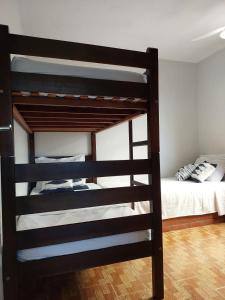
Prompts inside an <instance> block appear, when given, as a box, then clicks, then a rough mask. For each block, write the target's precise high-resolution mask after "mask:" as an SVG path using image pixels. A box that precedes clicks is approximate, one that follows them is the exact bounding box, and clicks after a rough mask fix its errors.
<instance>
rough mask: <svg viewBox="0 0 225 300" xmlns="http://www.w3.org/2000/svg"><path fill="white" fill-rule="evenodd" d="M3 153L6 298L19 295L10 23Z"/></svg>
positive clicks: (1, 48)
mask: <svg viewBox="0 0 225 300" xmlns="http://www.w3.org/2000/svg"><path fill="white" fill-rule="evenodd" d="M0 69H1V72H0V88H1V92H0V107H1V109H0V155H1V185H2V235H3V237H2V241H3V250H2V269H3V293H4V300H17V299H18V285H17V284H18V278H17V261H16V218H15V216H16V207H15V204H16V201H15V175H14V167H15V157H14V137H13V133H14V131H13V107H12V99H11V85H10V79H11V78H10V77H11V76H10V75H11V74H10V51H9V31H8V27H7V26H4V25H0Z"/></svg>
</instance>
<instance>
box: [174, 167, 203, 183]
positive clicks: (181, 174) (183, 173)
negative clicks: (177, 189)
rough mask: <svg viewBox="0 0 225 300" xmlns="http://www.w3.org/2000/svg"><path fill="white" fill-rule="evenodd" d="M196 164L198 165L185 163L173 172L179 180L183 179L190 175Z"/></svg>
mask: <svg viewBox="0 0 225 300" xmlns="http://www.w3.org/2000/svg"><path fill="white" fill-rule="evenodd" d="M197 166H198V165H197V164H189V165H186V166H184V167H183V168H180V169H179V170H178V171H177V173H176V174H175V177H176V178H177V180H179V181H184V180H186V179H188V178H189V177H190V176H191V174H192V172H193V171H194V170H195V169H196V167H197Z"/></svg>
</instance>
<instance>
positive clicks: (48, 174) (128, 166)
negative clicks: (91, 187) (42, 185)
mask: <svg viewBox="0 0 225 300" xmlns="http://www.w3.org/2000/svg"><path fill="white" fill-rule="evenodd" d="M150 172H151V160H150V159H149V160H148V159H136V160H134V161H130V160H112V161H87V162H74V163H60V166H59V164H58V163H46V164H16V165H15V182H33V181H40V180H42V181H44V180H53V179H68V178H90V177H106V176H122V175H130V174H148V173H150Z"/></svg>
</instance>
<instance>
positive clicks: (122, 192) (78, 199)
mask: <svg viewBox="0 0 225 300" xmlns="http://www.w3.org/2000/svg"><path fill="white" fill-rule="evenodd" d="M149 197H150V199H149ZM145 200H152V199H151V186H147V185H145V186H134V187H132V188H130V187H119V188H107V189H100V190H87V191H81V192H79V193H75V192H67V193H66V192H65V193H63V194H62V193H55V194H52V195H51V194H48V195H32V196H20V197H16V206H17V208H16V213H17V215H26V214H35V213H42V212H50V211H57V210H66V209H76V208H84V207H94V206H101V205H111V204H119V203H130V202H140V201H145Z"/></svg>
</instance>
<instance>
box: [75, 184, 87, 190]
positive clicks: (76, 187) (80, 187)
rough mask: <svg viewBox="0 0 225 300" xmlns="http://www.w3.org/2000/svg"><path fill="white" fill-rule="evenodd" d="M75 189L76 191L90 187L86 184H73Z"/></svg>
mask: <svg viewBox="0 0 225 300" xmlns="http://www.w3.org/2000/svg"><path fill="white" fill-rule="evenodd" d="M73 190H74V191H80V190H89V187H88V185H86V184H81V185H76V186H73Z"/></svg>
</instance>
